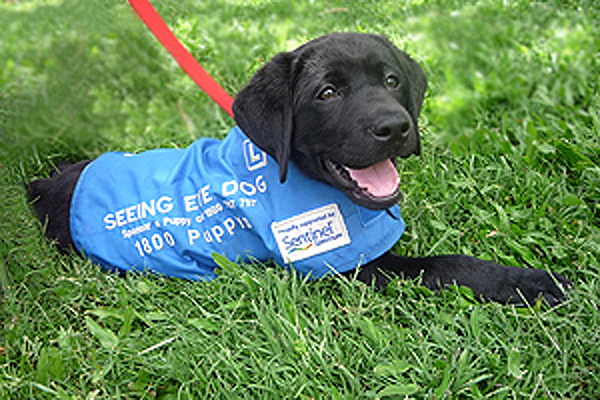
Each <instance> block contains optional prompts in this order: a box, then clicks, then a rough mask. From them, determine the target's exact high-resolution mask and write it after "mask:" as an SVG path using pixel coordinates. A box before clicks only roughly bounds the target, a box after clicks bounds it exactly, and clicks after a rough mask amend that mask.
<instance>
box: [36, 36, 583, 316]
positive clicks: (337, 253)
mask: <svg viewBox="0 0 600 400" xmlns="http://www.w3.org/2000/svg"><path fill="white" fill-rule="evenodd" d="M426 87H427V79H426V77H425V74H424V72H423V70H422V68H421V67H420V65H419V64H418V63H417V62H415V61H414V60H413V59H411V58H410V57H409V56H408V55H407V54H405V53H404V52H402V51H400V50H399V49H397V48H396V47H395V46H394V45H393V44H392V43H391V42H390V41H389V40H387V39H386V38H384V37H382V36H376V35H365V34H355V33H336V34H331V35H326V36H323V37H320V38H317V39H315V40H313V41H311V42H308V43H307V44H305V45H303V46H301V47H299V48H298V49H296V50H294V51H292V52H289V53H281V54H278V55H276V56H275V57H274V58H273V59H272V60H271V61H270V62H268V63H267V64H266V65H264V66H263V67H262V68H261V69H260V70H259V71H258V72H257V73H256V74H255V75H254V77H253V78H252V79H251V81H250V83H249V84H248V85H247V86H246V87H244V88H243V89H242V90H241V91H240V93H239V94H238V95H237V97H236V99H235V102H234V113H235V119H236V122H237V123H238V125H239V128H234V129H233V130H232V131H231V132H230V134H229V135H228V136H227V138H226V139H225V140H224V141H215V140H211V139H201V140H199V141H197V142H195V143H194V144H193V145H192V146H190V148H189V149H187V150H176V151H170V152H169V154H171V153H173V154H176V155H174V156H173V157H174V159H171V158H169V157H171V156H169V157H167V156H166V155H165V154H167V153H166V152H163V151H160V150H159V151H154V152H152V151H151V152H146V153H141V154H140V155H136V156H134V155H131V154H120V153H117V154H114V153H108V154H109V155H108V156H106V155H103V156H101V157H99V158H98V159H96V160H93V161H85V162H81V163H78V164H74V165H59V166H58V168H57V171H55V172H54V173H53V175H52V176H51V178H49V179H41V180H37V181H34V182H32V183H30V184H29V186H28V191H29V195H30V198H31V200H32V202H33V207H34V210H35V211H36V213H37V215H38V217H39V218H40V219H41V220H42V221H43V222H44V223H45V224H46V225H45V226H46V233H47V235H48V236H49V237H50V238H52V239H54V240H55V241H56V242H57V244H58V246H59V248H60V249H61V250H63V251H70V250H75V251H78V252H80V253H83V254H85V255H86V256H88V257H90V258H91V259H92V260H94V261H97V262H98V263H100V264H102V265H103V266H104V267H106V268H109V269H116V270H119V271H126V270H129V269H137V270H142V269H148V270H150V271H154V272H158V273H162V274H166V275H170V276H180V277H184V278H190V279H200V280H208V279H210V278H212V277H214V276H215V275H214V270H215V268H216V265H215V263H214V262H213V261H212V256H211V254H212V252H219V253H222V254H225V255H227V256H228V257H231V256H232V255H233V254H235V253H237V254H241V255H242V256H243V255H246V256H247V257H248V258H250V259H253V258H258V259H261V260H264V261H267V260H275V261H276V262H278V263H280V264H291V265H292V266H293V267H294V268H296V269H298V270H299V271H301V272H303V273H308V274H312V276H314V277H320V276H323V275H325V274H326V273H327V272H332V271H333V272H335V273H337V274H341V275H346V276H351V277H353V276H356V277H357V279H359V280H360V281H363V282H366V283H367V284H374V285H375V286H376V287H377V288H379V289H382V288H385V287H386V286H387V285H388V283H389V282H390V280H391V279H394V278H396V277H401V278H409V279H413V278H419V277H420V278H421V281H422V283H423V285H425V286H427V287H429V288H432V289H440V288H443V287H445V286H447V285H461V286H467V287H469V288H471V289H472V290H473V291H474V293H475V294H476V295H477V296H478V298H481V299H489V300H494V301H498V302H501V303H511V304H518V305H524V304H532V303H534V302H535V301H536V299H538V298H539V297H541V298H542V299H543V300H544V301H545V302H546V303H547V304H548V305H550V306H554V305H556V304H558V303H559V302H561V301H562V300H563V299H564V293H565V290H567V289H568V288H570V287H571V283H570V282H569V281H568V280H567V279H565V278H564V277H563V276H561V275H559V274H555V273H548V272H546V271H544V270H540V269H527V268H517V267H507V266H501V265H498V264H496V263H494V262H491V261H484V260H480V259H478V258H474V257H470V256H464V255H446V256H437V257H427V258H409V257H401V256H398V255H396V254H393V253H391V252H389V249H390V248H391V247H392V245H393V243H394V242H395V241H396V240H397V239H398V237H399V236H400V235H401V234H402V231H403V229H404V223H403V222H402V219H401V216H400V214H399V209H398V206H397V205H396V204H397V202H398V201H399V200H400V198H401V192H400V190H399V179H398V173H397V169H396V161H397V158H398V157H400V158H406V157H409V156H411V155H413V154H415V155H418V154H419V153H420V146H421V144H420V139H419V129H418V121H417V120H418V116H419V113H420V111H421V105H422V102H423V98H424V93H425V90H426ZM248 138H249V140H248ZM253 146H256V147H253ZM191 153H193V154H192V155H190V154H191ZM265 153H266V154H265ZM267 154H268V156H267ZM135 160H138V161H135ZM242 160H245V162H242ZM209 166H210V167H211V168H216V170H212V171H211V170H210V169H209ZM236 168H240V170H241V172H237V170H236ZM135 169H138V170H139V171H138V172H135V173H134V172H132V170H135ZM225 170H226V171H227V172H223V171H225ZM198 171H201V173H199V172H198ZM197 174H199V175H200V177H199V178H197V177H195V176H196V175H197ZM130 175H131V176H132V177H130ZM115 182H116V183H115ZM140 182H143V183H140ZM165 182H167V183H168V184H169V185H174V186H175V189H172V188H169V189H168V188H167V187H166V186H165V185H166V183H165ZM186 185H187V186H186ZM150 186H152V187H153V188H154V189H152V190H154V191H152V190H150V189H147V188H148V187H150ZM126 188H132V189H131V191H130V192H131V193H128V192H127V190H128V189H126ZM167 190H174V193H176V194H171V192H167ZM125 192H127V193H125ZM286 196H288V197H286ZM116 198H118V199H117V200H115V199H116ZM259 211H260V212H263V213H264V214H265V215H261V216H258V214H259V213H260V212H259ZM229 213H231V215H230V214H229ZM110 235H112V236H110ZM122 243H125V245H123V244H122ZM255 244H256V246H257V248H256V249H255V248H254V247H253V246H255ZM324 266H326V267H324Z"/></svg>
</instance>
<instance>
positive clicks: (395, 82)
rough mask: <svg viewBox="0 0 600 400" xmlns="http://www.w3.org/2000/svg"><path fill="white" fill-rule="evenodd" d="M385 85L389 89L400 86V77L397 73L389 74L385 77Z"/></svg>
mask: <svg viewBox="0 0 600 400" xmlns="http://www.w3.org/2000/svg"><path fill="white" fill-rule="evenodd" d="M385 86H386V87H387V88H388V89H397V88H398V86H400V79H398V77H397V76H396V75H388V76H386V78H385Z"/></svg>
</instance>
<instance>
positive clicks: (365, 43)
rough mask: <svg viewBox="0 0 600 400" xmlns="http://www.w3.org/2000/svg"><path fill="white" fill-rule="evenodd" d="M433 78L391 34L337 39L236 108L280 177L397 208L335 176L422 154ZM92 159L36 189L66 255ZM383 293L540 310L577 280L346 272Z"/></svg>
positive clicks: (452, 270)
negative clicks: (450, 291)
mask: <svg viewBox="0 0 600 400" xmlns="http://www.w3.org/2000/svg"><path fill="white" fill-rule="evenodd" d="M426 87H427V79H426V77H425V74H424V72H423V70H422V68H421V67H420V66H419V64H418V63H417V62H415V61H414V60H412V59H411V58H410V57H409V56H408V55H406V54H405V53H404V52H402V51H400V50H398V49H397V48H396V47H395V46H394V45H393V44H392V43H391V42H390V41H389V40H387V39H386V38H384V37H382V36H375V35H363V34H332V35H327V36H324V37H321V38H318V39H315V40H313V41H311V42H309V43H307V44H305V45H303V46H301V47H299V48H298V49H296V50H294V51H292V52H289V53H281V54H278V55H276V56H275V57H274V58H273V59H272V60H271V61H270V62H268V63H267V64H266V65H265V66H264V67H262V68H261V69H260V70H259V71H258V72H257V73H256V74H255V75H254V77H253V78H252V80H251V81H250V83H249V84H248V85H247V86H246V87H244V88H243V89H242V90H241V91H240V93H239V94H238V96H237V97H236V100H235V102H234V113H235V118H236V122H237V123H238V124H239V126H240V127H241V128H242V130H243V131H244V132H245V133H246V134H247V135H248V136H249V137H250V138H251V139H252V140H253V141H254V142H255V143H256V144H257V145H258V146H259V147H261V148H262V149H263V150H264V151H266V152H267V153H269V154H270V155H271V156H272V157H273V158H274V159H275V160H277V162H278V165H279V170H280V180H281V182H284V181H285V180H286V175H287V166H288V163H289V162H290V161H293V162H294V163H295V164H296V165H297V166H298V167H300V168H301V169H302V170H303V171H304V172H305V173H307V174H308V175H309V176H311V177H313V178H315V179H318V180H321V181H324V182H326V183H328V184H330V185H333V186H335V187H337V188H339V189H340V190H342V191H344V192H345V193H346V194H347V195H348V196H349V197H350V198H351V199H352V200H353V201H355V202H356V203H358V204H361V205H363V206H366V207H369V208H373V209H385V208H388V207H390V206H391V205H393V204H395V203H396V202H397V201H398V199H399V197H400V193H399V191H398V192H397V193H395V194H394V195H392V196H388V197H385V198H373V197H372V196H368V195H365V193H364V191H361V190H358V188H357V187H355V186H353V185H352V184H351V183H350V182H344V180H343V179H340V178H339V177H337V178H336V177H335V174H334V173H332V168H331V165H332V161H333V162H334V163H337V164H340V165H345V166H348V167H351V168H364V167H367V166H370V165H372V164H374V163H377V162H379V161H382V160H385V159H388V158H389V159H396V157H401V158H405V157H408V156H410V155H412V154H415V155H418V154H419V153H420V146H421V143H420V138H419V129H418V116H419V113H420V111H421V105H422V103H423V98H424V94H425V90H426ZM88 162H89V161H87V162H83V163H79V164H74V165H70V166H59V170H60V171H57V173H56V174H54V175H53V176H51V178H49V179H42V180H38V181H34V182H32V183H31V184H30V185H29V186H28V190H29V196H30V198H31V200H32V202H33V207H34V209H35V211H36V213H37V215H38V217H39V218H40V219H41V220H42V221H43V222H44V223H45V224H46V233H47V235H48V236H49V237H50V238H52V239H54V240H56V242H57V244H58V246H59V248H60V249H61V250H63V251H69V250H73V248H74V246H73V244H72V241H71V238H70V232H69V207H70V202H71V196H72V193H73V190H74V187H75V184H76V182H77V179H78V177H79V175H80V174H81V171H82V170H83V168H84V167H85V165H87V163H88ZM344 275H346V276H356V277H357V279H359V280H361V281H363V282H366V283H368V284H374V285H375V287H377V288H379V289H383V288H385V287H386V286H387V285H388V283H389V282H390V279H393V278H394V277H401V278H411V279H414V278H417V277H420V278H421V281H422V283H423V284H424V285H425V286H427V287H429V288H432V289H440V288H443V287H445V286H447V285H452V284H457V285H464V286H468V287H470V288H471V289H473V291H474V292H475V294H476V295H477V296H478V298H481V299H488V300H494V301H498V302H501V303H512V304H519V305H524V304H532V303H534V302H535V301H536V299H538V298H539V297H541V298H542V299H543V300H544V301H545V302H546V303H547V304H548V305H550V306H554V305H556V304H558V303H560V302H561V301H562V300H563V299H564V297H565V294H564V291H565V290H567V289H569V288H570V287H571V282H569V281H568V280H567V279H566V278H564V277H563V276H561V275H559V274H555V273H552V274H551V273H548V272H546V271H544V270H540V269H529V268H517V267H505V266H501V265H499V264H496V263H494V262H490V261H484V260H480V259H478V258H475V257H470V256H463V255H450V256H437V257H427V258H408V257H401V256H398V255H395V254H392V253H390V252H388V253H386V254H385V255H383V256H382V257H380V258H379V259H377V260H375V261H373V262H371V263H369V264H367V265H365V266H363V267H361V268H360V270H359V271H351V272H348V273H345V274H344Z"/></svg>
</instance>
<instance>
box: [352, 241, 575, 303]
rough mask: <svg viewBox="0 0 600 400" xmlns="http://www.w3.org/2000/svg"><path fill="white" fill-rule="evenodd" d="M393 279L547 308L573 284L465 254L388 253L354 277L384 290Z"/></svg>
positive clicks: (561, 298)
mask: <svg viewBox="0 0 600 400" xmlns="http://www.w3.org/2000/svg"><path fill="white" fill-rule="evenodd" d="M394 277H401V278H408V279H414V278H417V277H421V279H422V283H423V285H425V286H426V287H428V288H430V289H442V288H444V287H445V286H448V285H458V286H467V287H469V288H471V289H472V290H473V292H474V293H475V295H476V296H477V297H478V298H481V299H485V300H492V301H497V302H500V303H504V304H515V305H525V303H527V304H534V303H535V301H536V300H537V299H538V298H539V296H541V297H542V298H543V299H544V300H545V302H546V303H547V304H548V305H550V306H555V305H557V304H559V303H560V302H561V301H563V300H564V297H565V291H566V290H568V289H570V288H571V287H572V283H571V282H570V281H569V280H568V279H566V278H565V277H563V276H562V275H560V274H556V273H552V274H550V273H548V272H546V271H544V270H541V269H532V268H517V267H506V266H503V265H499V264H496V263H495V262H491V261H485V260H481V259H478V258H475V257H470V256H464V255H448V256H436V257H425V258H410V257H402V256H398V255H395V254H392V253H390V252H388V253H386V254H384V255H383V256H381V257H380V258H378V259H377V260H374V261H372V262H370V263H369V264H367V265H365V266H364V267H362V268H361V270H360V271H359V272H358V275H357V278H358V279H359V280H361V281H363V282H366V283H368V284H371V283H374V284H375V286H376V287H377V288H380V289H383V288H385V287H386V286H387V284H388V283H389V282H390V279H393V278H394Z"/></svg>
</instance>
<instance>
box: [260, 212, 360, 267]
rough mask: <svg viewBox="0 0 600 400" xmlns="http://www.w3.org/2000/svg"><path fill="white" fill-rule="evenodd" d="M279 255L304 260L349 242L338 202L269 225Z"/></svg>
mask: <svg viewBox="0 0 600 400" xmlns="http://www.w3.org/2000/svg"><path fill="white" fill-rule="evenodd" d="M271 231H272V232H273V235H274V236H275V240H276V241H277V246H278V247H279V252H280V253H281V257H282V258H283V259H284V260H285V261H287V262H294V261H299V260H304V259H305V258H309V257H313V256H316V255H318V254H322V253H325V252H327V251H330V250H333V249H337V248H338V247H342V246H345V245H347V244H350V236H349V235H348V230H347V229H346V224H345V223H344V218H343V217H342V213H341V212H340V209H339V208H338V206H337V204H329V205H326V206H323V207H320V208H317V209H314V210H311V211H307V212H305V213H302V214H300V215H295V216H293V217H291V218H288V219H285V220H283V221H279V222H273V223H272V224H271Z"/></svg>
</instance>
